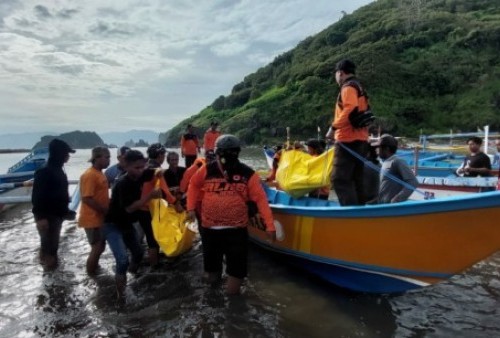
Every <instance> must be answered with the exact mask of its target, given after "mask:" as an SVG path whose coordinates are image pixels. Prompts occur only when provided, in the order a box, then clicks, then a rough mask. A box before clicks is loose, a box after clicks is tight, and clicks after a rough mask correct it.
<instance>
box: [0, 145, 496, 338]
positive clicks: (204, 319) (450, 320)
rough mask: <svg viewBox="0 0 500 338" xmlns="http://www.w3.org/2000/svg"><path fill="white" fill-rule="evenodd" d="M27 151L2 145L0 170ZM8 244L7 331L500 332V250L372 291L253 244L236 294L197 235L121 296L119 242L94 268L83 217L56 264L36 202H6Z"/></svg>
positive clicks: (74, 175)
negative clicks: (385, 291)
mask: <svg viewBox="0 0 500 338" xmlns="http://www.w3.org/2000/svg"><path fill="white" fill-rule="evenodd" d="M141 150H142V151H144V150H145V149H141ZM111 151H112V158H113V159H114V158H115V154H116V152H115V149H112V150H111ZM22 157H23V154H0V170H1V171H0V172H5V171H6V170H7V168H8V167H9V166H11V165H12V164H14V162H16V161H17V160H19V159H21V158H22ZM89 157H90V150H78V151H77V153H76V154H72V155H71V159H70V160H69V162H68V163H67V164H66V167H65V170H66V172H67V174H68V177H69V179H72V180H76V179H78V177H79V175H80V174H81V173H82V172H83V171H84V170H85V169H86V168H87V167H88V166H89V163H88V162H87V161H88V159H89ZM242 158H243V160H244V161H245V162H246V163H248V164H249V165H251V166H254V167H255V168H257V169H263V168H265V165H266V164H265V161H264V159H263V158H262V155H261V151H260V150H258V149H245V150H244V152H243V154H242ZM0 244H1V245H0V337H40V336H43V337H158V336H159V337H499V336H500V253H498V254H496V255H494V256H492V257H490V258H488V259H487V260H485V261H483V262H481V263H479V264H477V265H475V266H474V267H473V268H471V269H470V270H468V271H466V272H465V273H463V274H461V275H457V276H455V277H453V278H452V279H450V280H449V281H447V282H443V283H440V284H437V285H434V286H430V287H426V288H423V289H420V290H414V291H411V292H407V293H404V294H396V295H369V294H362V293H354V292H350V291H347V290H345V289H341V288H337V287H334V286H332V285H330V284H327V283H325V282H323V281H321V280H319V279H317V278H315V277H313V276H311V275H308V274H305V273H303V272H301V271H297V270H295V269H294V268H293V267H290V266H288V265H287V264H286V261H284V260H280V259H277V258H275V257H271V256H270V255H268V254H267V253H266V252H264V251H262V250H260V249H258V248H256V247H254V246H250V255H249V276H248V279H247V280H246V282H245V285H244V288H243V292H242V295H240V296H235V297H234V296H233V297H228V296H226V295H225V294H224V292H223V288H222V287H220V286H218V287H210V286H208V285H206V284H204V283H203V281H202V279H201V275H202V271H203V266H202V254H201V251H200V244H199V242H197V243H196V244H195V246H194V248H193V249H192V250H191V251H189V252H188V253H186V254H185V255H183V256H182V257H181V258H179V259H177V260H174V261H167V260H166V259H163V260H162V265H161V267H160V268H158V269H156V270H153V271H150V270H149V268H148V267H147V266H146V265H145V266H142V267H141V269H140V271H139V274H138V275H136V276H132V275H129V281H128V290H127V302H126V303H121V302H118V301H117V300H116V298H115V288H114V280H113V265H114V259H113V257H112V255H111V253H110V251H109V249H107V250H106V251H105V253H104V254H103V256H102V258H101V261H100V264H101V270H100V273H99V274H98V275H97V276H96V277H89V276H87V274H86V273H85V260H86V257H87V254H88V250H89V247H88V244H87V240H86V237H85V234H84V232H83V230H82V229H80V228H78V227H77V225H76V223H75V222H65V224H64V226H63V230H62V233H61V245H60V250H59V255H60V260H61V264H60V266H59V268H58V269H57V270H56V271H55V272H52V273H44V272H43V270H42V268H41V267H40V265H39V264H38V262H37V259H36V257H37V250H38V246H39V239H38V235H37V233H36V230H35V226H34V221H33V216H32V214H31V210H30V206H29V205H19V206H17V207H16V208H14V209H11V210H8V211H7V212H5V213H3V214H0ZM463 249H464V248H457V250H463ZM395 254H397V253H395Z"/></svg>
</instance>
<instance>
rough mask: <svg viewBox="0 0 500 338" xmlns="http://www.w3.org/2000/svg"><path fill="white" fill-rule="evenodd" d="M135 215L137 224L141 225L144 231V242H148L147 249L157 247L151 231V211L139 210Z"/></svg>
mask: <svg viewBox="0 0 500 338" xmlns="http://www.w3.org/2000/svg"><path fill="white" fill-rule="evenodd" d="M137 216H138V217H139V224H140V225H141V228H142V231H144V235H145V236H146V242H147V243H148V248H149V249H158V248H159V247H160V246H159V245H158V242H156V239H155V236H154V233H153V225H152V224H151V221H152V220H151V213H150V212H149V211H145V210H139V211H138V212H137Z"/></svg>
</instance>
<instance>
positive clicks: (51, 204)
mask: <svg viewBox="0 0 500 338" xmlns="http://www.w3.org/2000/svg"><path fill="white" fill-rule="evenodd" d="M74 152H75V150H73V149H72V148H71V147H70V146H69V145H68V144H67V143H66V142H64V141H62V140H59V139H53V140H52V141H50V143H49V159H48V161H47V165H46V166H45V167H43V168H40V169H38V170H37V171H36V172H35V177H34V182H33V192H32V194H31V202H32V204H33V215H34V218H35V222H36V228H37V230H38V234H39V235H40V263H41V264H42V265H43V266H44V268H45V269H46V270H53V269H55V268H56V266H57V251H58V249H59V237H60V234H61V226H62V223H63V221H64V220H65V219H74V217H75V214H74V212H71V211H70V210H69V209H68V203H69V201H70V198H69V193H68V177H67V176H66V173H65V172H64V170H63V166H64V163H66V162H68V160H69V154H70V153H74Z"/></svg>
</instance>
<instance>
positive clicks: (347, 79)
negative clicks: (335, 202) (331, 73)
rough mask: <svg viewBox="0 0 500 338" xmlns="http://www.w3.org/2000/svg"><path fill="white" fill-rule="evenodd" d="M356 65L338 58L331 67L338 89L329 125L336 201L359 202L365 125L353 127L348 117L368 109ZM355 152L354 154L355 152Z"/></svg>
mask: <svg viewBox="0 0 500 338" xmlns="http://www.w3.org/2000/svg"><path fill="white" fill-rule="evenodd" d="M355 70H356V66H355V65H354V63H353V62H352V61H350V60H342V61H340V62H339V63H337V65H336V68H335V80H336V81H337V83H338V85H339V86H340V93H339V96H338V98H337V103H336V105H335V115H334V119H333V123H332V129H334V130H335V158H334V162H333V166H334V171H333V175H332V182H333V187H334V189H335V192H336V194H337V197H338V199H339V203H340V205H342V206H346V205H363V204H365V202H366V201H365V197H364V192H363V170H364V162H363V160H362V159H363V158H364V157H365V155H366V151H367V147H368V143H367V141H368V128H366V127H361V128H357V127H355V126H354V125H353V122H352V117H353V116H356V114H358V113H360V112H364V111H367V110H368V99H367V97H366V95H365V93H364V90H363V88H362V87H361V85H360V83H359V81H358V80H357V79H356V78H355V76H354V74H355ZM356 155H357V156H356Z"/></svg>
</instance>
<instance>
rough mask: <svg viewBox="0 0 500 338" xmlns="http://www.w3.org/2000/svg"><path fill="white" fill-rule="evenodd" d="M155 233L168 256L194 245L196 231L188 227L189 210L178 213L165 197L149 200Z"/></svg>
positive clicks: (184, 250)
mask: <svg viewBox="0 0 500 338" xmlns="http://www.w3.org/2000/svg"><path fill="white" fill-rule="evenodd" d="M149 211H150V212H151V225H152V227H153V234H154V236H155V239H156V241H157V242H158V245H159V246H160V248H161V250H162V251H163V252H164V253H165V255H167V256H168V257H175V256H178V255H181V254H183V253H184V252H186V251H188V250H189V249H191V247H192V246H193V239H194V237H195V233H194V232H193V231H191V230H190V229H189V228H188V227H187V222H186V219H187V212H186V211H183V212H181V213H178V212H177V211H175V208H174V207H173V206H169V205H168V203H167V201H165V200H164V199H152V200H151V201H150V202H149Z"/></svg>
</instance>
